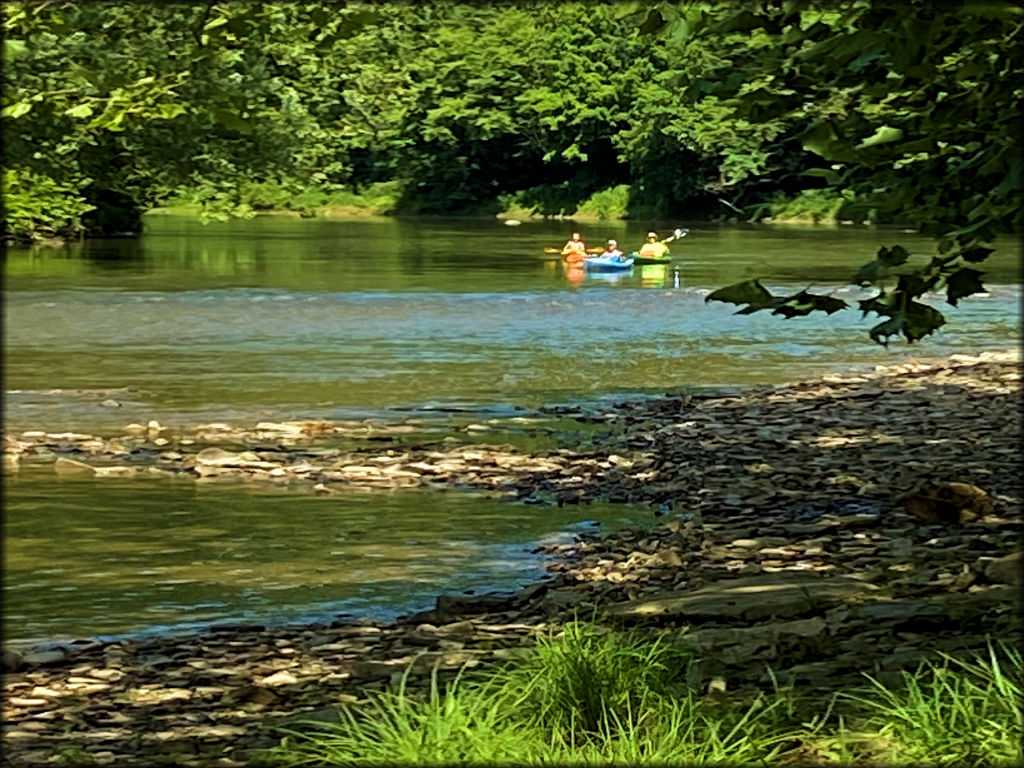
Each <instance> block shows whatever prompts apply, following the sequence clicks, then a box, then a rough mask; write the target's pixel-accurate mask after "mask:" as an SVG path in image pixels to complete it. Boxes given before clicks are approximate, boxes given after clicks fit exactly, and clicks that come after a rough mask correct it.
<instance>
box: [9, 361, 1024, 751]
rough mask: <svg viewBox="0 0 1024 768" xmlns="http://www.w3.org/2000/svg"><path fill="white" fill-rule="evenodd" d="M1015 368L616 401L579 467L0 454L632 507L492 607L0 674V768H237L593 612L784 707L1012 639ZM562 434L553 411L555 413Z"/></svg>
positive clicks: (179, 444)
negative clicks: (370, 699)
mask: <svg viewBox="0 0 1024 768" xmlns="http://www.w3.org/2000/svg"><path fill="white" fill-rule="evenodd" d="M1019 389H1020V364H1019V358H1018V356H1017V355H1015V354H1006V355H987V356H983V357H981V358H964V357H961V358H953V359H950V360H946V361H938V362H933V363H921V364H910V365H906V366H900V367H897V368H895V369H879V370H876V371H875V372H874V373H871V374H865V375H856V376H846V377H842V376H831V377H826V378H825V379H823V380H820V381H814V382H805V383H800V384H796V385H791V386H786V387H775V388H770V389H758V390H752V391H749V392H744V393H738V394H736V395H735V396H722V397H710V398H692V397H690V398H687V397H665V398H659V399H655V400H649V401H640V402H632V403H624V404H621V405H619V406H616V407H614V408H609V409H608V410H607V411H606V412H604V413H602V414H600V415H599V416H597V417H594V416H593V415H592V414H590V415H588V414H584V413H582V412H580V413H579V414H576V415H578V417H579V418H581V419H583V418H586V419H588V420H589V419H593V418H597V419H599V421H600V422H601V424H602V428H601V431H600V432H599V433H598V434H596V435H595V436H594V438H593V440H592V445H590V446H589V447H586V448H584V449H580V450H575V449H567V448H563V449H558V450H551V451H542V452H538V453H533V454H527V453H522V452H519V451H517V450H516V449H514V448H512V447H511V446H489V445H471V446H467V445H461V446H460V445H451V444H450V443H448V444H437V445H433V446H401V445H393V446H390V447H386V448H384V449H383V450H380V449H379V448H378V449H376V450H370V449H369V448H366V447H364V448H361V449H351V448H348V447H336V446H334V445H331V440H332V439H337V438H338V437H339V436H343V435H344V430H345V429H346V427H345V426H344V425H338V424H332V423H329V422H316V423H283V424H261V425H256V426H255V427H254V428H250V429H238V428H233V427H231V426H230V425H204V426H202V427H197V428H194V429H190V430H181V429H175V430H169V429H166V428H165V427H162V426H161V425H159V424H149V425H130V426H129V427H128V428H126V429H125V431H124V434H122V435H118V436H112V437H101V436H93V435H75V434H59V435H52V434H45V433H40V432H24V433H22V434H20V435H17V436H10V435H9V436H6V437H5V448H6V453H5V466H6V467H7V468H8V471H17V469H18V468H19V467H22V466H26V465H29V464H32V463H47V464H52V466H53V469H54V471H57V472H87V473H91V474H95V475H97V476H101V477H102V476H121V475H126V474H134V473H137V472H157V473H167V474H170V475H175V476H191V477H194V478H195V480H196V482H240V481H241V482H273V483H283V484H286V485H287V486H288V487H289V488H293V489H294V490H295V491H296V492H316V493H333V492H343V491H344V490H346V489H349V488H359V489H361V490H362V489H366V488H390V487H398V486H404V485H422V486H441V487H446V488H453V487H454V488H471V489H476V490H484V491H487V492H493V493H496V494H501V495H504V496H507V497H508V498H510V499H519V500H523V501H530V502H536V503H540V504H566V503H570V504H572V503H586V502H587V501H589V500H593V499H608V500H612V501H630V502H634V503H635V502H642V503H648V504H650V505H651V506H652V507H653V508H654V509H655V511H656V512H657V513H658V514H661V515H663V517H664V521H665V522H664V524H662V525H660V526H658V527H657V528H655V529H653V530H649V531H629V530H627V531H620V532H618V533H616V534H612V535H607V536H579V537H578V540H577V541H576V542H575V543H574V544H571V545H562V546H560V547H556V548H552V550H551V551H550V554H551V555H552V559H553V561H552V563H551V565H550V567H549V571H550V574H551V575H550V578H548V579H547V580H545V581H542V582H540V583H538V584H535V585H532V586H530V587H528V588H526V589H524V590H522V591H520V592H519V593H517V594H514V595H495V594H491V595H474V596H467V595H442V596H440V597H439V598H438V600H437V605H436V606H435V608H434V609H432V610H430V611H426V612H423V613H420V614H416V615H413V616H408V617H405V618H404V619H402V620H400V621H397V622H394V623H390V624H374V623H372V622H368V621H364V622H336V623H334V624H330V625H327V624H325V625H320V626H304V627H278V628H273V629H270V628H265V627H260V626H235V627H221V628H218V629H217V630H216V631H210V632H206V633H203V634H200V635H192V636H188V637H168V638H162V639H159V640H145V641H143V640H139V641H131V642H129V641H124V642H117V643H98V642H89V641H82V642H80V643H74V644H70V645H64V646H59V647H50V648H36V649H32V650H29V651H21V652H13V651H8V652H7V653H5V659H4V662H5V667H6V670H5V679H4V683H5V685H4V721H5V732H4V746H5V754H6V755H7V757H8V760H10V761H11V764H17V765H34V764H44V763H47V762H53V761H54V759H57V758H60V759H64V760H65V761H71V762H76V761H77V762H93V763H96V764H116V765H143V764H144V765H152V764H155V763H159V762H165V763H173V764H185V765H239V764H247V763H248V762H250V761H251V759H252V757H253V755H254V754H255V753H256V752H258V751H259V750H260V749H262V748H265V747H267V746H270V745H271V744H273V743H274V742H275V740H276V734H275V732H274V730H273V726H274V725H277V724H281V723H283V722H287V721H288V720H290V719H294V718H314V719H315V718H324V717H328V718H330V717H333V715H334V713H335V712H336V708H337V707H338V706H339V705H340V704H341V703H350V704H356V703H357V702H358V701H360V700H362V699H363V698H365V696H366V693H367V691H368V690H371V689H374V688H376V689H380V688H384V687H387V686H389V685H394V684H396V683H397V682H398V680H399V679H400V678H401V677H402V675H403V673H405V672H407V671H408V673H409V676H410V677H409V680H410V681H411V683H412V684H413V685H415V684H416V683H417V682H420V681H424V680H426V679H427V678H428V676H429V674H430V671H431V670H432V669H434V668H437V669H439V670H441V674H442V676H444V675H450V674H454V672H455V671H456V670H457V669H459V668H460V667H463V666H465V665H469V666H477V667H481V666H486V665H487V664H492V663H495V662H499V661H502V660H508V659H513V658H515V657H516V656H519V655H522V654H526V653H529V649H530V646H531V644H532V642H533V638H534V637H535V636H536V633H537V632H546V631H553V630H555V629H557V626H558V625H559V624H560V623H562V622H564V621H566V620H569V619H571V618H572V617H573V616H574V615H580V616H583V617H589V616H591V615H593V614H594V613H595V612H596V613H597V615H599V616H601V617H602V620H604V621H607V622H609V623H613V624H621V625H635V626H639V627H642V628H645V629H647V630H649V631H651V632H654V633H670V634H672V635H673V636H677V637H678V638H679V639H680V640H681V641H682V642H684V643H686V644H688V645H690V646H691V647H692V648H693V649H694V650H695V651H696V652H697V653H698V655H699V656H700V658H701V659H702V662H701V664H699V665H696V666H695V667H694V668H693V670H692V671H691V675H692V676H693V678H694V679H693V680H692V682H693V683H694V684H695V685H699V686H706V685H709V684H712V682H713V685H714V686H715V689H716V690H717V691H721V690H722V689H723V687H724V688H725V689H726V690H727V691H734V690H743V689H745V688H746V687H749V686H759V685H763V684H764V682H765V679H766V677H765V676H766V674H767V673H766V665H768V666H771V667H772V669H773V670H774V672H775V674H776V675H778V677H779V679H780V680H782V681H784V682H787V681H788V682H792V683H794V684H796V685H799V686H803V687H807V688H812V689H813V688H822V689H829V688H835V687H837V686H844V685H848V684H850V683H852V682H854V681H856V680H858V679H859V676H860V674H861V673H862V672H865V671H867V672H872V673H873V674H876V675H877V676H881V677H883V679H884V677H885V676H886V675H893V674H896V673H897V672H898V670H900V669H904V668H907V667H908V666H909V667H912V666H913V665H914V664H915V663H916V662H917V661H918V660H919V659H920V658H922V657H923V656H925V655H928V654H931V653H934V652H935V651H937V650H945V651H948V652H953V653H956V652H960V651H965V650H977V649H980V648H983V647H984V646H985V643H986V642H987V641H988V640H989V639H1004V640H1008V641H1011V642H1012V641H1015V640H1016V639H1017V638H1018V637H1019V630H1020V616H1019V605H1018V602H1017V591H1018V588H1019V585H1020V578H1021V559H1020V558H1021V555H1020V549H1021V538H1020V537H1021V531H1022V523H1021V515H1020V498H1021V484H1022V479H1021V472H1020V465H1019V460H1020V459H1019V445H1020V400H1019V395H1020V392H1019ZM559 413H560V415H562V416H573V415H574V411H572V409H561V410H560V411H559Z"/></svg>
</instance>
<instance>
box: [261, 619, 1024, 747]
mask: <svg viewBox="0 0 1024 768" xmlns="http://www.w3.org/2000/svg"><path fill="white" fill-rule="evenodd" d="M690 662H691V659H690V657H689V656H688V654H687V653H685V652H683V651H681V650H680V649H679V648H677V647H676V646H674V645H673V644H672V643H670V642H668V641H666V640H665V639H664V637H662V638H658V639H654V640H652V639H651V638H649V637H645V636H643V635H640V634H636V633H620V632H614V631H609V630H606V629H602V628H600V627H598V626H595V625H594V624H590V623H585V622H574V623H571V624H568V625H566V626H565V627H564V628H563V630H562V631H561V632H560V633H558V634H556V635H550V636H548V637H543V638H540V639H539V641H538V645H537V648H536V650H535V653H533V654H532V655H531V657H530V658H528V659H526V660H524V661H521V662H519V663H517V664H515V665H512V666H507V667H504V668H502V669H499V670H497V671H492V672H489V673H487V674H483V675H481V674H479V673H478V674H477V675H476V676H475V677H470V676H469V675H468V674H467V673H465V670H463V672H461V673H460V674H459V675H458V676H457V677H456V678H455V680H454V681H451V682H449V683H447V684H446V685H444V684H442V683H441V681H440V680H439V678H438V675H437V674H436V671H435V673H434V674H433V675H432V676H431V678H430V684H429V689H428V690H427V691H424V692H421V693H411V692H409V691H408V690H407V688H406V683H407V678H406V679H403V681H402V684H401V685H400V686H399V687H398V689H397V690H392V691H387V692H380V693H375V694H373V696H372V698H371V699H370V702H369V703H368V704H364V705H361V706H358V707H346V708H344V709H343V710H342V713H341V717H340V719H339V722H337V723H326V724H325V723H306V724H301V723H300V724H299V725H298V727H295V728H292V729H288V730H286V731H285V732H286V733H287V736H286V737H285V739H284V740H283V742H282V746H281V747H278V748H276V749H274V750H271V751H270V752H268V753H266V754H264V756H263V758H262V760H261V764H264V765H286V766H305V765H379V764H388V765H542V764H557V765H580V766H587V765H602V766H603V765H680V764H686V765H740V764H751V763H755V764H762V765H764V764H773V765H786V764H803V765H807V764H839V765H848V764H857V765H871V764H874V765H899V764H904V765H905V764H928V765H958V766H960V765H963V766H981V765H994V766H1000V765H1005V766H1010V765H1019V764H1020V757H1021V755H1020V747H1019V744H1020V736H1021V732H1022V722H1021V678H1022V667H1021V655H1020V653H1019V652H1017V651H1014V650H1010V649H1006V648H1004V647H1002V646H1000V648H999V649H998V651H997V650H996V649H990V653H989V655H988V657H987V658H974V659H970V660H966V661H965V660H961V659H958V658H954V657H952V656H948V655H943V656H940V660H939V661H936V662H925V663H923V664H922V665H921V667H920V668H919V669H918V670H917V671H916V672H914V673H904V675H903V680H902V685H899V686H896V687H893V688H889V687H886V686H884V685H883V684H882V683H880V682H879V681H878V680H875V679H873V678H868V685H866V686H864V687H863V688H861V689H858V690H856V691H846V692H842V693H839V694H835V695H831V696H829V697H828V699H829V700H828V701H827V702H825V706H823V702H822V701H820V700H817V699H814V700H812V699H810V698H803V699H801V698H800V697H798V696H796V695H795V693H794V692H793V691H784V690H782V689H780V688H779V687H778V686H775V687H774V690H772V691H769V692H766V693H762V694H760V695H756V696H755V697H754V698H753V699H752V700H751V699H750V698H749V697H748V698H729V697H725V698H710V697H707V696H702V695H700V694H699V693H698V692H696V691H694V690H693V689H691V688H689V687H687V685H686V684H685V682H684V681H685V679H686V672H687V666H688V664H689V663H690Z"/></svg>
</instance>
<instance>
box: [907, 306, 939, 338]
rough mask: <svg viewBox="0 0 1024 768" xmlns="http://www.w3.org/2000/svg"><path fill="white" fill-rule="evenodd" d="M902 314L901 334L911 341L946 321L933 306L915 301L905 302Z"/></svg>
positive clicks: (932, 330) (936, 328)
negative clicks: (905, 306) (903, 319)
mask: <svg viewBox="0 0 1024 768" xmlns="http://www.w3.org/2000/svg"><path fill="white" fill-rule="evenodd" d="M903 316H904V318H905V321H904V324H903V335H904V336H905V337H906V339H907V341H909V342H911V343H913V342H915V341H918V340H919V339H923V338H924V337H925V336H927V335H928V334H930V333H932V332H934V331H936V330H938V328H939V327H940V326H942V325H944V324H945V322H946V318H945V317H944V316H943V314H942V313H941V312H939V310H937V309H935V307H930V306H928V305H927V304H921V303H920V302H917V301H911V302H909V303H908V304H907V308H906V309H905V310H904V312H903Z"/></svg>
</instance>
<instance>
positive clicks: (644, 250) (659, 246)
mask: <svg viewBox="0 0 1024 768" xmlns="http://www.w3.org/2000/svg"><path fill="white" fill-rule="evenodd" d="M674 239H675V238H672V237H670V238H667V239H665V240H658V233H657V232H648V233H647V242H646V243H644V244H643V245H642V246H640V252H639V253H640V255H641V256H643V257H644V258H646V259H663V258H665V256H667V255H668V244H669V241H670V240H674Z"/></svg>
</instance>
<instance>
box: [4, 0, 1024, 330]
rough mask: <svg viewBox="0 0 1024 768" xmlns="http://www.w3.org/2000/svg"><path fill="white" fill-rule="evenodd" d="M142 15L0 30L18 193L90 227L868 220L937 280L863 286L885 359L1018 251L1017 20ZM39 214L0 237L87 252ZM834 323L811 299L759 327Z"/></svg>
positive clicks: (16, 18) (285, 10)
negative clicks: (935, 296) (907, 243)
mask: <svg viewBox="0 0 1024 768" xmlns="http://www.w3.org/2000/svg"><path fill="white" fill-rule="evenodd" d="M146 9H147V13H145V14H140V13H138V8H137V7H136V6H133V5H131V4H124V3H116V2H112V0H99V1H98V2H90V3H74V2H49V3H28V2H22V3H8V4H7V6H5V10H6V11H7V13H6V14H5V17H4V33H5V35H4V38H5V40H4V49H3V56H4V63H5V75H6V82H7V84H8V87H7V88H6V89H5V92H4V97H3V104H2V115H3V119H4V121H5V131H4V138H5V141H4V146H3V163H4V168H6V169H10V170H16V171H17V172H18V173H20V174H23V175H25V178H30V177H31V178H39V179H50V180H52V182H53V183H54V184H58V185H61V189H63V190H64V191H65V193H66V195H67V196H68V199H69V200H70V201H74V200H75V199H78V200H82V199H85V201H86V203H85V204H87V205H89V204H93V202H94V201H93V200H91V199H90V195H92V194H93V192H91V191H90V190H104V191H106V192H107V193H110V195H111V196H119V199H130V200H131V201H132V204H133V205H136V206H140V207H150V206H154V205H160V204H165V203H167V202H168V201H171V200H175V199H179V200H180V199H187V200H189V201H191V203H192V204H193V205H196V206H198V207H199V209H200V210H201V211H202V212H203V215H204V216H206V217H211V218H225V217H230V216H251V215H253V214H254V213H255V212H256V211H259V210H267V209H271V208H277V207H281V206H283V207H285V208H292V209H294V210H298V211H300V212H301V213H302V214H303V215H313V214H314V213H315V211H316V210H317V209H318V208H322V207H324V206H328V207H329V206H331V205H338V203H336V202H332V201H334V200H336V198H335V197H334V196H336V195H344V194H347V193H351V194H353V195H356V196H357V197H356V198H355V199H356V200H357V201H358V202H357V203H354V204H358V205H362V204H363V202H362V201H363V198H364V196H365V192H366V190H367V188H371V187H372V186H373V185H376V184H380V183H386V182H391V183H393V184H394V185H395V191H396V194H395V197H394V199H393V200H392V199H390V198H388V195H384V197H374V195H371V196H370V199H372V200H373V201H374V202H370V203H369V204H370V205H371V206H372V207H373V209H374V210H393V211H395V212H407V213H418V212H419V213H493V212H495V211H497V210H499V209H501V208H503V207H504V208H506V209H508V208H510V207H521V208H522V209H524V210H530V211H534V212H537V213H541V214H542V215H566V214H569V215H572V214H573V213H576V212H579V213H581V214H584V215H592V216H595V217H597V218H602V219H607V218H615V217H637V216H652V217H655V216H656V217H673V218H674V217H677V216H680V215H686V216H688V217H703V218H721V217H732V216H734V215H737V214H739V215H741V216H743V217H745V218H748V219H759V218H764V217H765V216H770V217H772V218H776V219H785V218H794V217H795V218H808V217H809V218H810V219H812V220H814V221H828V220H831V219H833V218H834V217H835V216H837V215H847V216H849V215H854V213H855V212H858V211H860V210H863V215H861V214H860V213H859V212H858V213H857V219H858V220H861V219H863V218H868V219H871V220H873V221H878V222H886V221H893V220H897V219H898V220H901V221H906V222H908V223H910V224H913V225H914V226H919V227H920V228H921V230H922V231H923V232H925V233H929V234H933V235H935V236H936V238H938V255H937V256H936V257H935V259H933V260H932V261H930V262H926V263H923V264H920V265H916V266H914V267H913V268H908V269H905V270H902V271H901V272H900V273H899V274H898V275H896V274H895V273H890V272H889V271H887V270H888V268H885V267H883V266H871V265H867V266H866V268H865V270H866V271H865V270H862V271H861V272H859V273H858V282H860V283H862V284H867V285H870V286H873V287H874V288H875V289H877V291H878V292H877V294H876V295H875V296H874V297H872V300H871V301H869V302H868V303H867V304H865V305H862V308H863V309H865V310H866V311H867V312H873V313H877V314H878V315H880V317H881V322H880V323H879V324H878V325H876V326H875V328H874V329H873V330H872V332H871V335H872V338H874V339H876V340H877V341H879V342H881V343H885V342H886V341H887V340H888V339H890V338H892V337H894V336H897V335H901V336H903V337H905V338H906V339H907V340H909V341H915V340H918V339H920V338H922V337H924V336H926V335H928V334H929V333H931V332H933V331H934V330H936V329H937V328H938V327H940V325H941V324H942V322H943V316H942V313H941V312H939V311H938V310H937V309H935V308H934V307H928V306H927V304H925V303H924V296H925V293H926V292H927V291H933V290H945V291H946V297H947V300H948V301H949V302H950V303H952V304H955V303H956V302H957V301H959V300H960V299H962V298H965V297H967V296H970V295H973V294H975V293H977V292H978V291H980V290H982V283H981V281H980V276H981V272H980V271H979V270H973V269H968V267H967V266H966V263H977V262H979V261H983V260H984V257H983V256H982V255H981V254H984V253H985V252H986V243H989V242H991V241H992V239H993V238H994V237H995V236H996V235H998V234H1000V233H1007V232H1014V231H1016V230H1018V229H1019V224H1020V216H1021V208H1020V198H1021V191H1022V172H1024V162H1022V156H1021V151H1020V147H1019V144H1020V142H1019V138H1020V137H1019V135H1018V134H1019V127H1020V125H1019V123H1020V121H1019V116H1020V114H1021V102H1022V95H1024V86H1022V85H1021V83H1024V60H1022V59H1021V58H1020V57H1019V56H1015V55H1014V54H1015V53H1016V51H1018V50H1020V47H1021V44H1022V42H1024V41H1022V36H1024V10H1022V9H1021V8H1020V7H1019V6H1018V5H1015V4H1011V3H1008V2H992V3H988V2H986V3H980V2H977V3H976V2H969V3H966V4H959V5H955V4H953V5H942V4H926V3H920V2H912V3H906V4H899V5H896V6H892V5H891V4H889V3H882V2H881V0H858V2H854V3H847V4H843V5H842V6H841V7H838V6H837V7H836V8H834V9H833V8H828V9H825V8H822V7H819V6H818V4H815V3H812V2H810V0H787V2H783V3H770V4H765V3H761V2H756V1H755V0H742V2H739V3H706V2H697V3H687V4H682V5H680V4H677V3H671V2H662V1H657V2H655V1H654V0H648V1H647V2H642V1H641V2H629V3H613V2H603V1H599V2H591V1H589V0H588V2H569V3H552V2H549V1H545V0H527V1H526V2H522V3H513V4H503V3H498V4H493V5H488V4H468V3H457V2H443V3H430V4H427V5H424V6H423V7H422V8H418V9H417V10H416V11H415V12H411V10H410V8H409V6H408V5H407V4H404V3H398V2H387V3H380V4H363V3H347V2H341V0H337V2H329V3H326V4H325V3H312V2H298V3H275V4H260V3H247V2H242V1H241V0H228V2H224V3H214V4H206V3H204V4H192V5H190V4H187V3H181V4H153V5H151V6H146ZM168 148H173V151H168ZM20 189H23V190H38V191H39V194H49V193H47V192H46V187H45V185H41V184H34V185H32V184H26V183H22V184H21V187H20ZM24 194H29V195H31V194H34V193H32V192H25V193H24ZM374 194H375V193H374ZM385 198H387V199H385ZM349 199H351V198H349ZM347 204H348V203H345V204H342V205H347ZM48 208H49V206H48V205H47V204H46V202H45V199H42V198H41V199H40V200H35V201H26V200H25V199H24V198H20V199H19V201H18V203H17V206H14V207H11V206H9V209H10V210H20V211H23V212H24V211H26V210H29V209H32V210H34V211H46V210H47V209H48ZM19 215H20V216H21V219H20V222H18V223H15V222H12V221H8V222H7V223H6V224H5V228H6V231H7V232H8V233H10V234H11V236H14V237H19V238H31V237H32V236H39V235H41V234H42V233H45V232H54V231H57V232H58V233H64V234H74V233H75V232H76V231H79V230H80V229H81V227H82V226H83V223H82V221H81V220H80V215H81V212H80V211H79V210H78V209H76V208H75V206H74V204H72V203H68V205H66V206H64V207H61V209H60V216H56V217H55V218H54V220H53V221H50V222H47V221H44V220H43V219H41V218H40V217H39V216H38V215H36V214H33V215H31V216H28V215H25V214H23V213H22V214H19ZM102 218H103V219H104V221H106V220H108V219H109V220H110V221H114V219H115V218H116V217H102ZM31 222H39V225H38V226H39V227H40V229H39V231H38V232H35V230H34V229H33V227H34V226H35V225H34V224H32V223H31ZM54 227H56V230H55V229H54ZM936 260H938V261H936ZM965 270H966V271H965ZM892 277H895V278H896V279H902V282H901V283H898V284H897V285H896V286H892V285H889V284H887V283H886V282H885V281H886V280H889V279H890V278H892ZM868 278H870V279H868ZM835 307H836V304H835V303H834V302H833V301H829V300H825V299H822V298H820V297H819V298H815V297H813V296H811V295H809V294H801V295H799V296H795V297H792V296H791V297H778V301H775V300H774V299H773V300H772V301H771V302H766V303H765V304H764V306H763V307H759V308H771V309H772V311H778V312H779V314H782V315H784V316H795V315H803V314H806V313H807V312H809V311H826V312H831V311H835ZM748 309H749V311H756V309H750V308H748ZM744 311H747V310H744Z"/></svg>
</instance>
